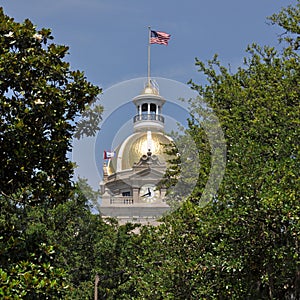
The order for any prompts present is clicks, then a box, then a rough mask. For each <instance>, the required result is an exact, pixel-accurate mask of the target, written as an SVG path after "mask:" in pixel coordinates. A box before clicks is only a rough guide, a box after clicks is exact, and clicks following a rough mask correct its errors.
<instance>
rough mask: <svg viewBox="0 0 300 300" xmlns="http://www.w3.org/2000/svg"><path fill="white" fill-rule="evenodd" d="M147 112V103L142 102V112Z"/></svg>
mask: <svg viewBox="0 0 300 300" xmlns="http://www.w3.org/2000/svg"><path fill="white" fill-rule="evenodd" d="M147 113H148V103H144V104H142V114H147Z"/></svg>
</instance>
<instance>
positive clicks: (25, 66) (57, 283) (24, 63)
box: [0, 8, 102, 299]
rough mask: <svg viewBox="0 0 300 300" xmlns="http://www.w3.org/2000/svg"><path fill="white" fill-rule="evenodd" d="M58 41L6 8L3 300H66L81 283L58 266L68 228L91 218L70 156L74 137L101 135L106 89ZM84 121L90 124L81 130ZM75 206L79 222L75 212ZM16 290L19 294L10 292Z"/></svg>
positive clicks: (0, 131)
mask: <svg viewBox="0 0 300 300" xmlns="http://www.w3.org/2000/svg"><path fill="white" fill-rule="evenodd" d="M52 39H53V37H52V36H51V30H50V29H45V28H43V29H41V30H37V29H36V26H34V25H33V24H32V23H31V22H30V21H29V20H25V21H24V22H23V23H17V22H15V21H14V20H13V19H12V18H10V17H8V16H6V15H5V14H4V12H3V10H2V8H1V9H0V45H1V47H0V142H1V150H2V151H1V156H0V163H1V171H0V204H1V205H0V236H1V241H0V269H1V276H2V279H3V281H2V282H1V287H0V292H1V293H2V295H3V297H4V296H5V297H12V296H14V297H15V298H18V297H21V296H22V297H24V298H25V299H26V298H28V299H33V298H35V299H39V298H43V299H45V298H47V297H51V298H53V299H54V298H55V297H58V298H62V297H63V295H64V294H65V293H66V287H67V286H68V284H67V283H66V279H68V280H70V282H71V283H72V282H73V281H75V280H73V279H72V280H73V281H72V280H71V279H70V274H66V270H67V271H70V265H69V264H68V263H67V264H63V263H61V262H60V260H59V259H60V258H61V257H62V256H61V252H60V251H62V249H63V245H62V242H66V236H67V235H68V231H67V230H66V229H69V227H70V226H71V225H69V226H67V228H66V224H69V223H71V220H72V221H73V223H76V221H78V222H80V220H81V219H84V218H86V217H87V214H86V213H85V211H86V210H85V209H86V208H85V204H84V203H82V201H78V197H79V196H78V192H76V186H75V185H74V183H73V182H72V176H73V168H74V165H73V163H72V162H71V161H70V160H69V159H68V151H70V150H71V141H72V138H73V136H74V135H76V136H77V137H81V136H82V135H84V134H86V135H91V134H94V132H95V130H96V129H97V126H98V123H99V121H100V119H101V112H102V107H101V106H97V105H94V104H93V103H95V100H96V99H97V95H98V94H99V93H100V92H101V89H100V88H99V87H97V86H94V85H93V84H91V83H90V82H88V81H87V79H86V78H85V76H84V73H83V72H80V71H72V70H71V69H70V65H69V63H67V62H66V61H65V56H66V55H67V53H68V47H67V46H64V45H56V44H54V43H52V42H51V40H52ZM93 105H94V106H93ZM79 115H83V116H84V118H83V120H82V121H81V122H79V124H78V122H77V117H78V116H79ZM76 125H79V126H77V127H76ZM85 200H87V199H85ZM75 207H76V209H77V210H78V212H81V213H82V214H83V215H82V216H81V219H80V217H79V216H78V214H77V215H74V214H73V215H71V214H70V213H69V212H70V211H71V210H73V209H74V210H75ZM62 211H65V212H66V215H64V216H62V215H61V212H62ZM58 216H60V218H59V217H58ZM88 216H90V215H88ZM64 222H65V223H64ZM73 223H72V224H73ZM86 223H88V222H86ZM94 224H95V223H94ZM72 228H73V229H76V226H75V225H74V226H73V227H72ZM87 228H88V227H87ZM75 233H76V232H75ZM73 234H74V232H73ZM70 246H72V245H71V244H70ZM47 249H52V250H53V251H52V250H51V251H50V250H49V251H50V252H51V253H50V252H49V251H48V250H47ZM74 259H75V258H74ZM68 262H69V263H70V261H68ZM70 272H71V271H70ZM24 274H25V275H24ZM23 275H24V276H25V277H24V276H23ZM22 276H23V277H22ZM71 277H72V276H71ZM73 277H74V274H73ZM24 278H25V279H24ZM4 279H5V280H4ZM69 286H70V285H69ZM17 289H18V292H19V291H20V294H15V295H13V294H10V293H11V292H16V291H17ZM21 290H22V291H21Z"/></svg>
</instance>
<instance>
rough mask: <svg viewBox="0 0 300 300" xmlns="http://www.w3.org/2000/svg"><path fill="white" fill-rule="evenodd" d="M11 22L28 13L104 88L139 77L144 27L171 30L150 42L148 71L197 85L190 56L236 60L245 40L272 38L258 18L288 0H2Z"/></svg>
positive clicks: (143, 68) (263, 18) (142, 71)
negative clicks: (164, 40)
mask: <svg viewBox="0 0 300 300" xmlns="http://www.w3.org/2000/svg"><path fill="white" fill-rule="evenodd" d="M1 3H2V6H3V8H4V11H5V13H6V14H8V15H9V16H11V17H14V18H15V20H16V21H23V20H24V19H25V18H29V19H30V20H31V21H32V22H33V23H34V24H36V25H37V27H38V28H41V27H46V28H51V29H52V31H53V35H54V37H55V40H54V41H55V42H56V43H58V44H65V45H68V46H70V55H69V56H68V57H67V60H68V61H69V62H70V63H71V66H72V68H74V69H80V70H83V71H85V74H86V76H87V78H88V80H90V81H91V82H93V83H94V84H97V85H99V86H101V87H102V88H103V89H106V88H109V87H110V86H112V85H113V84H116V83H118V82H121V81H124V80H128V79H132V78H136V77H141V76H146V74H147V39H148V34H147V30H148V29H147V27H148V26H151V27H152V28H153V29H155V30H162V31H166V32H168V33H170V34H171V35H172V37H171V41H170V43H169V46H167V47H165V46H162V45H153V46H152V49H151V54H152V66H151V69H152V75H153V76H159V77H164V78H169V79H173V80H177V81H180V82H183V83H186V82H187V81H188V80H189V79H191V78H192V79H193V80H194V81H195V82H201V80H203V78H202V77H201V76H200V74H199V73H198V72H197V71H196V68H195V66H194V58H195V57H198V58H199V59H201V60H204V61H206V60H208V59H210V58H211V57H212V56H213V55H214V54H215V53H218V54H219V56H220V59H221V61H222V62H223V64H224V65H228V64H230V65H231V66H232V68H236V67H237V66H240V65H241V64H242V60H243V57H244V56H245V48H246V46H247V45H248V44H249V43H252V42H257V43H259V44H261V45H265V44H267V45H274V44H276V43H277V40H276V39H277V34H278V33H280V30H279V28H278V27H274V26H269V25H267V24H266V17H267V16H270V15H271V14H273V13H275V12H278V11H279V9H280V8H281V7H282V6H287V5H288V4H295V3H296V0H293V1H292V0H285V1H284V0H276V1H274V0H251V1H246V0H226V1H224V0H209V1H199V0H187V1H171V0H164V1H158V0H152V1H145V0H127V1H124V0H84V1H83V0H51V1H49V0H26V1H24V0H2V1H1Z"/></svg>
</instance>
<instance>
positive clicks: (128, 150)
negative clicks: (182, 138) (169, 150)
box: [108, 131, 172, 175]
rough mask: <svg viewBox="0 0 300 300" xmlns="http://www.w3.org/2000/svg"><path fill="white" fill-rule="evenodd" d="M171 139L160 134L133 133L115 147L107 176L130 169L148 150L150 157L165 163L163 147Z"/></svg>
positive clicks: (166, 158) (165, 157) (165, 155)
mask: <svg viewBox="0 0 300 300" xmlns="http://www.w3.org/2000/svg"><path fill="white" fill-rule="evenodd" d="M171 141H172V139H171V138H170V137H168V136H166V135H164V134H163V133H161V132H151V131H148V132H135V133H133V134H132V135H130V136H129V137H128V138H126V139H125V140H124V141H123V143H122V144H121V145H119V146H118V147H117V149H116V150H115V151H116V155H115V157H114V158H112V159H111V160H110V161H109V163H108V174H109V175H111V174H113V173H116V172H121V171H124V170H128V169H131V168H132V167H133V165H134V163H138V162H139V160H140V158H141V157H142V155H147V152H148V149H149V148H150V150H151V152H152V155H156V156H157V157H158V159H159V161H160V162H162V163H164V162H166V161H167V160H168V159H169V157H168V155H167V154H165V153H164V152H165V147H164V145H166V144H169V143H170V142H171Z"/></svg>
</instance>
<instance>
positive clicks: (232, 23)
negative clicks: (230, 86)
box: [0, 0, 297, 188]
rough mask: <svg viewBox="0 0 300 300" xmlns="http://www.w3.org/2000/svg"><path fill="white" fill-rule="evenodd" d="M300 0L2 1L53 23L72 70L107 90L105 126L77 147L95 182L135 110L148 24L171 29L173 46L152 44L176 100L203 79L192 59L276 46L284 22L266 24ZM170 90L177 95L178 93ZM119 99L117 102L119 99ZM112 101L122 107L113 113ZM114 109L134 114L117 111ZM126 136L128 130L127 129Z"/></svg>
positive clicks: (234, 60)
mask: <svg viewBox="0 0 300 300" xmlns="http://www.w3.org/2000/svg"><path fill="white" fill-rule="evenodd" d="M296 2H297V1H296V0H276V1H275V0H251V1H249V0H248V1H246V0H226V1H224V0H209V1H200V0H186V1H174V0H173V1H171V0H162V1H158V0H152V1H145V0H127V1H125V0H51V1H49V0H26V1H25V0H1V1H0V3H1V5H2V7H3V8H4V12H5V13H6V14H7V15H9V16H10V17H13V18H14V19H15V20H16V21H18V22H22V21H24V19H26V18H28V19H30V20H31V21H32V22H33V23H34V24H35V25H36V26H37V28H38V29H39V28H43V27H45V28H51V29H52V34H53V36H54V42H55V43H57V44H64V45H67V46H69V47H70V50H69V52H70V53H69V55H68V56H67V57H66V60H67V61H68V62H70V64H71V68H72V69H79V70H81V71H84V72H85V75H86V77H87V79H88V80H89V81H91V82H92V83H94V84H96V85H98V86H100V87H102V88H103V90H104V93H103V95H102V96H101V97H100V100H101V101H103V102H102V103H103V104H104V108H105V113H104V122H103V130H102V131H100V133H99V134H98V135H97V136H96V137H95V138H94V139H85V140H84V142H83V144H84V145H81V146H76V143H75V146H74V148H75V150H78V148H80V147H82V148H80V150H79V152H78V153H79V154H78V156H79V157H80V160H81V161H80V162H79V165H80V164H81V165H82V168H80V167H79V168H78V170H79V171H78V174H79V175H80V176H81V177H88V178H91V181H92V182H89V183H90V184H91V185H92V186H93V187H95V188H96V187H97V185H98V182H99V180H100V177H101V174H100V173H101V164H102V163H101V159H100V157H102V154H101V153H102V151H103V149H106V150H112V149H109V147H110V145H111V144H112V142H113V140H114V138H115V137H114V136H112V132H116V131H117V130H118V129H119V128H122V126H124V124H126V123H127V122H129V120H131V119H132V115H134V113H135V111H134V107H132V109H131V111H130V106H129V105H125V104H126V103H128V101H131V99H132V97H134V96H136V95H137V94H138V93H139V92H140V91H141V89H142V86H141V85H142V82H143V80H142V81H140V80H136V79H137V78H140V77H145V76H147V45H148V26H151V28H152V29H153V30H161V31H165V32H167V33H170V34H171V40H170V42H169V45H168V46H167V47H166V46H163V45H152V46H151V75H152V76H153V77H160V78H164V80H162V81H160V82H159V84H160V85H161V86H160V87H161V88H162V89H161V90H162V95H163V96H166V97H168V98H172V100H173V101H175V102H176V100H178V99H176V97H177V96H178V97H190V96H191V94H190V89H189V88H188V87H183V86H182V85H180V84H186V83H187V82H188V81H189V80H190V79H192V80H193V81H194V82H196V83H204V82H205V81H204V77H203V76H202V75H201V74H200V73H199V72H197V69H196V67H195V65H194V63H195V57H197V58H199V59H200V60H202V61H207V60H209V59H211V58H212V57H213V55H214V54H216V53H217V54H218V55H219V58H220V60H221V62H222V64H223V65H225V66H228V65H230V66H231V68H232V70H235V69H236V68H237V67H238V66H241V65H242V63H243V58H244V56H245V55H246V52H245V49H246V47H247V45H248V44H251V43H253V42H256V43H258V44H260V45H273V46H278V42H277V36H278V34H280V33H282V32H281V30H280V28H278V27H276V26H271V25H268V24H267V20H266V17H267V16H270V15H272V14H273V13H276V12H279V10H280V8H281V7H283V6H287V5H289V4H295V3H296ZM165 79H167V80H165ZM124 82H126V84H125V86H126V89H124V84H123V83H124ZM176 82H177V83H176ZM174 83H175V85H174ZM178 83H179V84H178ZM128 88H130V90H128ZM172 91H176V93H175V94H174V93H173V94H172ZM116 99H118V101H119V102H114V101H115V100H116ZM167 100H169V99H167ZM129 103H130V102H129ZM121 104H122V105H123V106H122V105H121ZM113 105H115V106H116V108H117V110H116V109H115V111H114V107H113ZM121 106H122V107H121ZM121 108H122V109H123V108H124V109H125V111H122V110H121ZM171 109H172V108H171ZM173 112H175V110H174V106H173ZM173 112H172V113H173ZM116 113H119V115H118V116H121V115H122V114H123V116H124V115H126V116H128V118H124V119H122V118H121V117H114V116H116V115H117V114H116ZM165 113H166V112H165ZM172 113H171V112H170V114H169V116H170V117H171V118H174V119H175V120H178V116H177V117H176V116H175V115H172ZM179 114H181V115H182V112H180V113H179ZM113 117H114V118H113ZM121 119H122V120H121ZM118 121H119V123H118ZM105 122H106V123H105ZM112 126H114V128H113V130H112ZM126 134H128V132H126V131H125V132H124V134H123V135H124V136H126ZM121 139H122V136H121V137H120V140H121ZM81 149H82V150H81ZM74 152H76V151H74V150H73V153H74ZM73 157H74V156H73Z"/></svg>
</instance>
